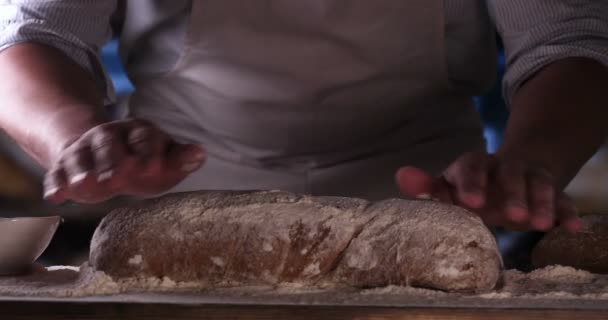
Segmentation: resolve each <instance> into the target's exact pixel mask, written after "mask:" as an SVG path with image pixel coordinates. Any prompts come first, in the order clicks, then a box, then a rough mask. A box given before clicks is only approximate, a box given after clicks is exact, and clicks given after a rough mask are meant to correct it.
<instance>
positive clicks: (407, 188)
mask: <svg viewBox="0 0 608 320" xmlns="http://www.w3.org/2000/svg"><path fill="white" fill-rule="evenodd" d="M395 178H396V181H397V186H398V187H399V190H400V191H401V193H403V194H404V195H406V196H409V197H412V198H430V197H431V195H432V194H433V192H434V184H435V177H433V176H432V175H430V174H429V173H427V172H426V171H424V170H422V169H419V168H416V167H410V166H407V167H403V168H401V169H399V170H398V171H397V174H396V176H395Z"/></svg>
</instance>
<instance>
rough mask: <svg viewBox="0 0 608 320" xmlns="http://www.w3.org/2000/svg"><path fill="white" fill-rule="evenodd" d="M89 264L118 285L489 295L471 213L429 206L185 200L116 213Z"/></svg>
mask: <svg viewBox="0 0 608 320" xmlns="http://www.w3.org/2000/svg"><path fill="white" fill-rule="evenodd" d="M90 263H91V265H92V266H93V267H94V268H95V269H96V270H100V271H104V272H105V273H106V274H108V275H110V276H111V277H113V278H115V279H122V278H129V277H159V278H160V277H168V278H170V279H172V280H173V281H178V282H181V281H185V282H191V281H196V282H198V283H201V285H202V286H204V287H209V288H217V287H234V286H253V285H280V284H283V283H296V284H298V285H301V286H311V287H314V286H351V287H359V288H369V287H379V286H387V285H391V284H393V285H411V286H420V287H428V288H435V289H440V290H450V291H475V292H479V291H484V290H489V289H492V288H493V287H494V286H495V284H496V283H497V281H498V279H499V276H500V269H501V264H502V261H501V258H500V254H499V253H498V250H497V246H496V242H495V240H494V237H493V236H492V234H491V233H490V232H489V230H488V229H487V228H486V227H485V226H484V224H483V223H482V221H481V220H480V219H479V218H478V217H477V216H476V215H474V214H472V213H469V212H468V211H466V210H464V209H461V208H458V207H454V206H450V205H445V204H441V203H438V202H433V201H413V200H398V199H393V200H386V201H381V202H377V203H369V202H367V201H365V200H361V199H353V198H335V197H309V196H300V195H295V194H291V193H286V192H278V191H276V192H275V191H270V192H189V193H178V194H171V195H166V196H162V197H160V198H156V199H152V200H149V201H147V202H145V203H142V204H139V205H137V206H134V207H129V208H122V209H117V210H115V211H113V212H111V213H110V214H109V215H108V216H107V217H106V218H105V219H104V220H103V221H102V223H101V224H100V225H99V227H98V229H97V231H96V232H95V235H94V237H93V240H92V247H91V256H90Z"/></svg>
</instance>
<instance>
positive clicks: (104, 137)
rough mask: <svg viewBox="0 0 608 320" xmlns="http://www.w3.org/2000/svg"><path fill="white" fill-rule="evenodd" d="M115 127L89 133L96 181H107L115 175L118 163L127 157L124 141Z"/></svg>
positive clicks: (119, 130) (116, 174)
mask: <svg viewBox="0 0 608 320" xmlns="http://www.w3.org/2000/svg"><path fill="white" fill-rule="evenodd" d="M124 139H125V138H124V136H123V132H122V130H121V129H120V128H117V127H114V128H112V127H107V128H103V129H101V130H99V131H97V132H95V133H93V134H92V135H91V138H90V141H91V142H90V143H91V150H92V153H93V159H94V162H95V171H96V174H97V181H98V182H106V183H107V182H109V181H110V180H112V179H113V178H114V177H116V176H118V177H119V176H120V174H119V173H118V172H117V171H118V169H119V168H118V167H119V165H120V164H121V163H122V162H123V161H124V159H125V158H126V157H127V152H128V150H127V147H126V141H124Z"/></svg>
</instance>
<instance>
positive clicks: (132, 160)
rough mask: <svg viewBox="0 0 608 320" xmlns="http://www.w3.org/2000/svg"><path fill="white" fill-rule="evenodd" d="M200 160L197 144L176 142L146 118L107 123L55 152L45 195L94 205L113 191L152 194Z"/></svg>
mask: <svg viewBox="0 0 608 320" xmlns="http://www.w3.org/2000/svg"><path fill="white" fill-rule="evenodd" d="M204 161H205V154H204V151H203V150H202V149H201V148H200V147H199V146H196V145H187V144H179V143H177V142H175V141H174V140H173V139H172V138H171V137H169V135H168V134H166V133H165V132H163V131H162V130H160V129H159V128H157V127H156V126H154V125H152V124H151V123H149V122H146V121H144V120H138V119H129V120H121V121H114V122H109V123H105V124H102V125H99V126H97V127H94V128H92V129H91V130H89V131H88V132H86V133H85V134H84V135H82V136H81V137H80V138H79V139H78V140H76V141H74V142H73V143H71V144H70V145H69V146H68V147H66V148H65V149H64V150H63V151H62V152H61V154H60V155H59V158H58V159H57V160H56V161H55V164H54V165H53V166H52V167H51V168H50V170H49V171H48V173H47V174H46V177H45V181H44V188H45V198H46V199H48V200H50V201H54V202H62V201H64V200H74V201H77V202H83V203H94V202H100V201H104V200H107V199H109V198H112V197H114V196H116V195H153V194H157V193H160V192H163V191H166V190H168V189H170V188H171V187H173V186H175V185H176V184H177V183H178V182H180V181H181V180H182V179H184V178H185V177H186V176H187V175H188V174H190V173H192V172H193V171H196V170H197V169H198V168H199V167H200V166H201V165H202V164H203V162H204Z"/></svg>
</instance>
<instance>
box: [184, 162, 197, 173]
mask: <svg viewBox="0 0 608 320" xmlns="http://www.w3.org/2000/svg"><path fill="white" fill-rule="evenodd" d="M200 165H201V163H200V162H188V163H185V164H183V165H182V167H181V170H182V171H183V172H192V171H196V169H198V168H199V167H200Z"/></svg>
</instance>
